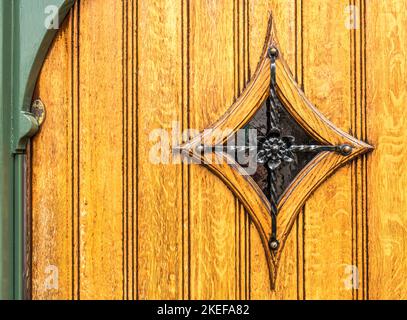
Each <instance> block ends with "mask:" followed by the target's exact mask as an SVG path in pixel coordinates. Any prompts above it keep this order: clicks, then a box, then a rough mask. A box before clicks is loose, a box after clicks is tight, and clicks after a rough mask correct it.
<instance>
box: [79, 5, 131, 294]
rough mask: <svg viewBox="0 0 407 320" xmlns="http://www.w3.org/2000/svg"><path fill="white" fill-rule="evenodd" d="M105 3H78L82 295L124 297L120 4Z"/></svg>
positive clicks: (123, 151) (80, 275)
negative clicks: (96, 31)
mask: <svg viewBox="0 0 407 320" xmlns="http://www.w3.org/2000/svg"><path fill="white" fill-rule="evenodd" d="M103 3H104V5H103V6H101V5H100V3H98V1H81V2H80V16H79V17H80V20H79V21H80V25H79V28H80V29H79V30H80V32H79V40H78V41H79V43H78V47H79V49H78V50H79V51H78V67H77V69H78V70H77V71H78V83H79V89H78V105H79V111H78V112H79V113H78V126H79V133H78V135H79V138H78V139H79V151H78V152H79V154H78V157H79V160H78V166H79V169H78V174H79V178H78V179H79V199H78V202H79V204H78V205H79V217H78V220H79V221H78V223H79V239H78V241H79V244H80V248H79V263H80V265H79V272H80V274H79V278H80V283H79V294H80V296H79V298H81V299H94V298H97V299H106V298H110V299H112V298H113V299H122V298H123V292H124V286H125V274H124V270H123V269H124V267H123V265H124V264H125V245H126V244H125V242H124V237H125V230H124V221H125V219H126V218H127V217H126V214H127V212H126V210H123V206H125V198H124V196H123V195H124V193H125V192H127V190H126V189H125V188H126V184H125V174H126V172H125V169H124V167H125V146H124V143H123V140H124V134H125V123H124V122H123V121H122V119H123V117H124V113H125V112H126V110H125V109H126V103H125V98H126V97H125V96H124V90H123V86H124V81H123V75H124V72H125V71H124V67H123V59H124V50H123V40H122V30H123V23H124V20H123V19H124V18H123V7H122V6H123V3H121V2H119V1H116V0H107V1H106V0H104V1H103ZM100 21H103V23H102V24H101V23H100ZM96 29H97V30H98V33H96V34H95V32H94V30H96ZM95 239H100V240H101V241H95Z"/></svg>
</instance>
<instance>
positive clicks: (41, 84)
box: [31, 19, 73, 300]
mask: <svg viewBox="0 0 407 320" xmlns="http://www.w3.org/2000/svg"><path fill="white" fill-rule="evenodd" d="M72 27H73V26H72V19H68V20H67V21H66V22H65V23H64V25H63V26H62V27H61V30H60V33H59V35H58V36H57V38H56V40H55V43H54V45H53V46H52V48H51V51H50V52H51V53H50V55H49V56H48V58H47V62H46V64H45V65H44V67H43V69H42V72H41V75H40V78H39V81H38V86H37V89H36V92H35V97H36V98H41V100H42V101H43V103H44V105H45V107H46V112H47V115H46V121H45V122H44V124H43V126H42V128H41V131H40V132H39V134H38V135H37V136H36V137H35V139H33V142H32V150H33V153H32V164H31V165H32V167H33V168H34V170H32V186H31V188H32V190H33V192H32V226H31V228H32V231H33V232H32V242H31V247H32V299H47V300H48V299H71V298H72V292H73V284H72V277H73V273H72V253H73V250H72V246H73V238H72V223H71V219H72V217H71V214H72V209H71V206H72V201H71V200H72V188H71V183H72V180H71V177H72V160H73V159H72V158H73V150H72V148H71V146H72V145H71V136H72V120H71V119H72V108H71V107H72V95H71V89H72V88H71V86H72V73H71V70H72V67H73V66H72V64H71V56H72V54H73V53H72V41H73V39H72ZM55 159H58V161H57V162H56V161H55Z"/></svg>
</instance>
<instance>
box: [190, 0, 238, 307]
mask: <svg viewBox="0 0 407 320" xmlns="http://www.w3.org/2000/svg"><path fill="white" fill-rule="evenodd" d="M233 15H234V2H233V1H203V0H199V1H192V2H190V17H191V20H190V23H191V25H190V28H191V29H190V41H191V49H190V50H191V51H190V59H191V60H190V67H191V69H190V81H191V82H190V86H191V87H190V89H191V90H190V99H191V100H190V102H191V105H190V122H189V127H190V128H193V129H198V130H203V129H204V128H206V127H208V126H209V125H211V124H212V123H213V122H214V121H215V120H217V119H218V118H219V117H220V116H221V115H222V114H223V113H224V112H225V111H226V110H227V108H228V106H230V105H231V103H232V102H233V96H234V93H235V92H234V56H233V43H234V42H233V36H234V25H233ZM190 170H191V171H190V174H191V180H190V188H191V189H190V237H191V239H190V244H191V248H190V254H191V265H190V272H191V292H190V295H191V298H192V299H198V298H200V299H217V298H222V299H232V298H235V289H236V281H237V270H236V263H237V261H236V256H235V252H236V251H235V250H236V242H235V241H234V239H235V235H236V225H235V199H234V196H233V195H232V193H231V192H230V191H229V190H228V189H227V187H226V186H225V185H224V184H223V183H222V182H221V181H220V180H219V179H217V178H216V177H215V176H213V175H212V174H211V173H209V172H208V171H207V169H205V168H203V167H201V166H197V165H193V166H192V167H191V168H190Z"/></svg>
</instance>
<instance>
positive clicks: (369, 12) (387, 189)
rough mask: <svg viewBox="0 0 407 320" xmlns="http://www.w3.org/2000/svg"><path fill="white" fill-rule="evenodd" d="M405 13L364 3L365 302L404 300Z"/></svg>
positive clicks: (399, 6) (394, 5)
mask: <svg viewBox="0 0 407 320" xmlns="http://www.w3.org/2000/svg"><path fill="white" fill-rule="evenodd" d="M406 10H407V6H406V2H405V1H393V2H391V3H390V2H389V3H386V4H383V3H382V4H379V3H378V2H377V3H376V2H367V3H366V52H367V54H366V72H367V75H366V81H367V83H366V86H367V98H366V99H367V106H366V107H367V111H366V112H367V133H368V137H369V139H370V141H371V142H372V143H374V144H375V146H376V150H375V152H374V153H373V154H372V155H371V157H370V158H369V159H368V171H367V189H368V237H369V244H368V246H369V251H368V258H369V266H368V268H369V274H368V286H369V298H370V299H406V298H407V282H406V277H405V272H406V268H407V256H406V252H407V250H406V245H407V229H406V226H407V219H406V208H407V199H406V190H407V177H406V161H405V157H406V152H407V149H406V141H407V140H406V135H407V129H406V128H407V127H406V119H407V115H406V109H405V104H406V98H407V96H406V76H405V70H406V62H407V58H406V57H407V52H406V43H407V33H406V30H405V25H406V23H407V15H406V12H407V11H406ZM373 50H380V54H377V55H375V54H370V52H372V51H373Z"/></svg>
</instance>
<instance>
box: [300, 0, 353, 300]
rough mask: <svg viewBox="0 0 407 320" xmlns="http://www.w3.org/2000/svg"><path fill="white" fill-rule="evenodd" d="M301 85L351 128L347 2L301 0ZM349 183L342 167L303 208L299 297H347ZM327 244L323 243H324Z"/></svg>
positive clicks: (332, 116) (342, 125)
mask: <svg viewBox="0 0 407 320" xmlns="http://www.w3.org/2000/svg"><path fill="white" fill-rule="evenodd" d="M302 5H303V7H302V10H303V21H302V23H303V29H302V30H303V34H302V37H303V49H302V52H303V55H302V57H303V72H304V74H303V86H304V91H305V94H306V96H307V97H308V98H309V99H310V101H312V102H313V104H314V105H315V106H316V107H317V108H318V110H320V111H321V112H322V113H323V114H324V115H325V116H327V117H328V119H330V120H331V121H332V122H333V123H335V125H336V126H337V127H339V128H341V129H343V130H345V131H349V129H350V128H351V125H352V124H351V119H352V116H351V107H350V106H351V100H350V99H351V98H350V96H351V93H352V92H351V81H352V79H351V75H350V66H351V56H350V50H351V49H350V31H349V30H348V29H347V28H346V26H345V23H346V21H347V20H346V19H347V15H346V14H345V8H346V7H347V6H348V5H349V1H336V2H329V3H328V2H323V1H302ZM351 192H352V184H351V170H350V167H349V166H347V167H345V168H342V169H340V170H339V171H337V172H336V173H335V175H334V176H332V177H331V178H330V179H328V180H327V181H326V182H325V183H324V184H323V185H322V186H321V187H320V188H319V189H318V190H317V191H316V192H315V193H314V194H313V195H312V196H311V198H310V199H309V200H308V201H307V203H306V206H305V216H304V222H305V234H304V241H305V248H304V250H305V251H304V256H305V269H304V277H305V297H306V299H328V298H330V299H351V298H352V288H347V287H346V286H345V284H344V280H346V277H347V276H348V275H347V274H346V267H347V266H352V265H353V264H354V261H353V258H352V193H351ZM327 243H329V245H327Z"/></svg>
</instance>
